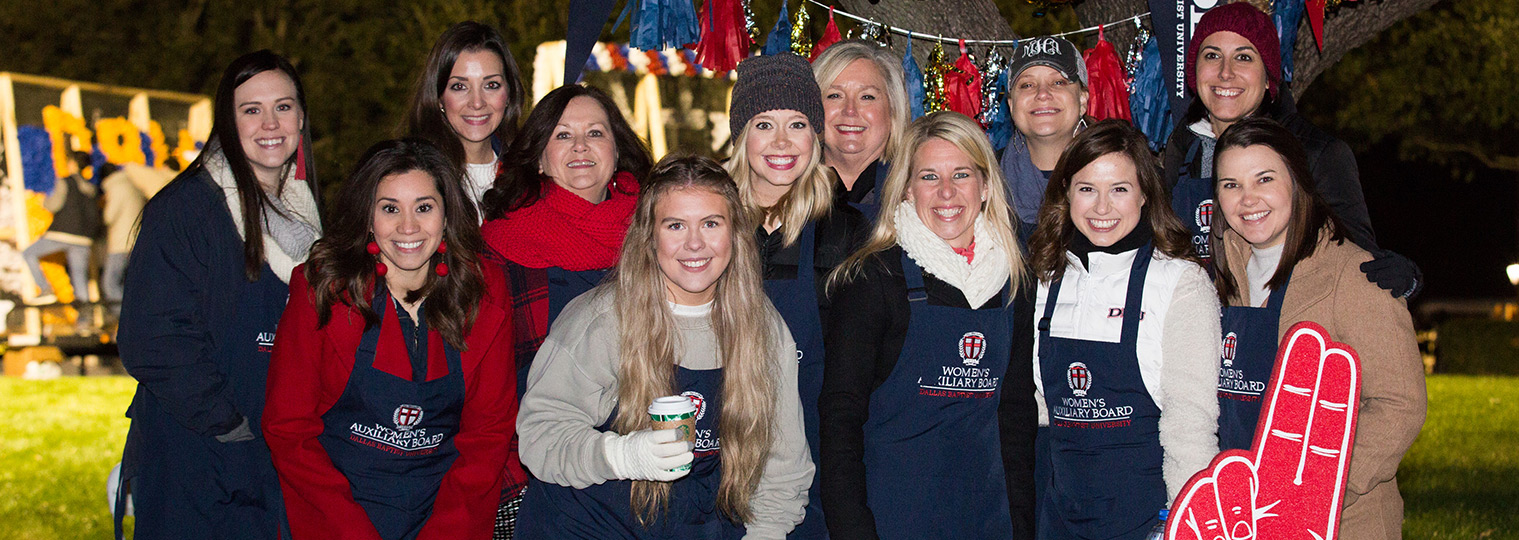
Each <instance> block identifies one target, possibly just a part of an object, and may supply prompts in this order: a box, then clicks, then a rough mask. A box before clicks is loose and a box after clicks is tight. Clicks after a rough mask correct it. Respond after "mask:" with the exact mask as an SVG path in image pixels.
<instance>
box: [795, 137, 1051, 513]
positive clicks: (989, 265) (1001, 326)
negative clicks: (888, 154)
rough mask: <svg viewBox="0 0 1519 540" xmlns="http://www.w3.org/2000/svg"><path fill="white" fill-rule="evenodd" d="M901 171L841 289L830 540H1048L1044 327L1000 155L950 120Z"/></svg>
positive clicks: (827, 501)
mask: <svg viewBox="0 0 1519 540" xmlns="http://www.w3.org/2000/svg"><path fill="white" fill-rule="evenodd" d="M892 162H893V166H892V170H891V174H890V175H889V176H888V177H887V180H886V184H885V186H883V190H882V192H881V196H882V199H881V200H882V201H890V202H889V203H886V204H885V205H884V206H882V207H881V216H880V219H878V220H877V221H876V223H875V229H874V230H873V231H872V232H871V235H870V238H869V239H868V240H867V241H866V243H865V245H864V247H861V248H860V249H859V250H857V251H855V253H854V254H852V255H850V256H849V258H848V259H846V260H845V261H844V262H843V263H842V264H840V265H839V267H838V269H837V270H835V271H834V274H833V276H832V277H831V278H830V284H831V285H833V286H834V287H836V292H834V293H833V306H832V308H831V309H830V310H829V316H828V320H827V322H826V323H825V324H826V329H827V332H826V334H825V335H824V337H825V340H824V344H825V351H826V353H825V354H827V357H828V363H827V365H825V366H824V367H823V389H822V394H821V397H820V398H819V400H818V401H819V403H818V409H819V414H820V420H821V427H820V428H819V435H820V437H821V439H822V441H821V442H822V448H821V454H822V463H821V464H820V465H819V471H820V473H821V474H822V475H823V480H822V485H823V511H824V515H825V517H826V519H827V522H828V534H829V537H830V538H833V539H835V540H840V539H854V538H859V539H866V540H874V539H876V538H1019V539H1025V538H1033V509H1034V504H1033V503H1034V501H1033V482H1032V481H1031V478H1032V475H1033V446H1034V430H1035V425H1034V420H1035V417H1034V415H1035V409H1034V404H1033V395H1034V387H1033V375H1032V373H1030V371H1029V366H1030V365H1031V364H1030V360H1029V356H1028V354H1029V351H1030V350H1032V347H1033V341H1032V338H1031V332H1032V331H1033V322H1032V320H1031V316H1032V315H1031V313H1032V312H1031V310H1030V309H1029V302H1028V300H1027V294H1028V290H1027V289H1026V288H1025V285H1026V284H1027V283H1028V282H1027V280H1026V279H1025V278H1024V276H1025V274H1026V270H1025V266H1024V255H1023V252H1022V250H1021V249H1019V246H1018V242H1017V234H1016V229H1014V227H1013V223H1015V221H1014V219H1015V218H1014V216H1013V212H1012V210H1011V206H1010V204H1009V203H1008V201H1007V197H1006V190H1005V189H1003V188H1002V176H1001V174H1000V172H999V171H998V169H997V162H996V155H995V154H994V153H993V152H992V147H991V142H990V141H988V140H987V138H986V134H985V133H984V132H983V131H982V130H981V126H980V125H978V124H976V122H975V120H971V119H970V118H968V117H966V116H965V115H962V114H959V113H954V112H941V113H934V114H930V115H928V116H925V117H923V118H920V119H918V120H917V121H915V122H913V124H912V125H911V126H910V127H909V128H908V129H907V132H906V133H905V134H904V137H903V145H902V146H901V147H899V148H898V151H897V153H896V154H895V155H894V156H893V157H892ZM1020 321H1022V323H1021V324H1020Z"/></svg>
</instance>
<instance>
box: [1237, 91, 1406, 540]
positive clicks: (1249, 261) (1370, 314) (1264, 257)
mask: <svg viewBox="0 0 1519 540" xmlns="http://www.w3.org/2000/svg"><path fill="white" fill-rule="evenodd" d="M1216 156H1217V157H1216V163H1215V167H1214V170H1215V171H1217V185H1216V187H1217V193H1218V203H1219V207H1220V210H1221V211H1222V212H1223V214H1224V219H1223V220H1214V225H1215V227H1214V232H1213V236H1212V242H1213V243H1214V249H1213V253H1214V256H1215V257H1216V258H1217V260H1216V263H1217V264H1216V268H1217V269H1218V274H1217V276H1216V277H1215V282H1216V285H1217V288H1218V294H1219V299H1220V300H1221V301H1222V302H1223V305H1224V314H1223V335H1224V343H1223V366H1222V367H1221V368H1220V370H1219V405H1220V407H1219V408H1220V418H1219V446H1220V448H1221V449H1228V448H1249V447H1250V444H1251V439H1252V437H1253V435H1254V433H1255V428H1256V425H1255V424H1256V419H1257V418H1258V416H1259V412H1260V407H1261V402H1260V400H1261V395H1262V393H1263V391H1264V389H1265V387H1266V383H1267V382H1268V381H1269V379H1270V377H1271V372H1272V367H1273V364H1274V363H1275V360H1276V353H1277V344H1278V343H1280V342H1281V339H1282V335H1283V334H1284V333H1285V332H1286V331H1287V329H1288V328H1291V327H1292V325H1294V324H1296V323H1298V322H1302V321H1313V322H1316V323H1318V324H1320V325H1322V326H1323V327H1324V328H1325V329H1326V330H1328V331H1329V335H1330V337H1331V338H1333V339H1334V340H1335V341H1338V342H1341V343H1345V344H1347V345H1349V346H1350V347H1351V348H1353V349H1355V350H1356V352H1357V353H1358V355H1359V357H1360V359H1361V400H1360V413H1359V414H1360V416H1359V418H1358V421H1357V424H1356V438H1355V446H1354V447H1353V449H1352V450H1351V458H1350V471H1349V476H1348V479H1347V482H1346V490H1345V496H1344V499H1343V504H1344V512H1343V514H1342V517H1341V520H1340V531H1341V535H1340V537H1341V538H1348V539H1386V538H1401V536H1402V524H1403V499H1402V497H1401V496H1399V494H1398V484H1397V478H1396V475H1397V471H1398V463H1399V462H1400V461H1401V460H1402V459H1403V454H1404V453H1406V452H1407V451H1408V448H1409V446H1411V445H1412V444H1413V441H1414V438H1416V437H1417V436H1418V434H1419V428H1420V427H1421V426H1422V425H1423V423H1424V412H1425V391H1424V371H1423V364H1422V363H1421V361H1420V358H1419V350H1418V345H1417V343H1416V342H1415V338H1414V329H1413V321H1412V320H1411V318H1410V317H1409V314H1408V307H1407V304H1406V303H1405V301H1404V300H1402V299H1399V298H1393V297H1391V296H1388V295H1387V293H1386V292H1384V291H1382V290H1381V289H1379V288H1377V286H1376V285H1375V284H1373V283H1371V282H1368V281H1366V279H1365V277H1364V275H1363V273H1362V272H1361V271H1360V265H1361V263H1363V262H1366V261H1369V260H1371V259H1372V257H1371V254H1369V253H1367V252H1366V251H1365V250H1363V249H1361V248H1359V247H1356V245H1355V244H1352V243H1350V242H1347V241H1346V240H1345V236H1344V229H1343V227H1341V226H1340V224H1339V221H1338V219H1337V218H1335V216H1334V214H1333V213H1332V212H1331V211H1330V209H1329V207H1328V205H1327V204H1326V203H1325V202H1324V200H1323V198H1322V197H1321V196H1320V195H1319V194H1318V191H1316V190H1315V189H1314V186H1313V185H1312V183H1313V181H1314V180H1313V176H1312V175H1311V174H1309V172H1308V165H1307V158H1306V157H1305V154H1304V151H1303V148H1302V145H1301V144H1300V143H1299V142H1298V141H1297V139H1296V138H1294V137H1293V136H1292V134H1291V133H1290V132H1288V131H1287V130H1286V129H1285V128H1282V127H1281V126H1280V125H1278V124H1276V123H1275V122H1273V121H1271V120H1266V119H1248V120H1242V121H1240V122H1239V123H1237V124H1235V125H1234V126H1232V127H1230V128H1229V129H1228V130H1227V131H1225V132H1224V134H1223V136H1221V137H1220V138H1219V141H1218V153H1217V154H1216Z"/></svg>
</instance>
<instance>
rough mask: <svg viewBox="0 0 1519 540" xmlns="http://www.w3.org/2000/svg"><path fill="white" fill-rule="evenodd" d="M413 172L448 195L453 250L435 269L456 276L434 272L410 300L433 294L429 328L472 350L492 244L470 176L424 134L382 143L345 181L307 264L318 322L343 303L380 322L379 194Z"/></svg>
mask: <svg viewBox="0 0 1519 540" xmlns="http://www.w3.org/2000/svg"><path fill="white" fill-rule="evenodd" d="M410 171H421V172H423V173H426V174H427V175H428V176H430V177H432V179H433V186H434V187H435V188H437V190H438V193H441V194H442V195H443V240H444V241H446V242H448V252H447V253H434V254H433V256H432V260H431V261H430V264H429V269H432V268H435V267H436V266H437V265H438V263H443V262H446V263H448V268H449V273H448V275H447V276H441V277H440V276H438V275H437V273H436V272H428V273H427V282H426V283H425V284H423V285H422V288H420V289H417V290H414V291H411V292H409V293H407V294H406V301H407V302H416V301H418V300H420V299H422V298H427V310H426V312H425V313H426V317H427V326H428V327H430V328H435V329H437V330H438V333H440V334H442V335H443V339H444V340H446V341H448V343H449V345H453V346H454V348H456V349H459V350H461V351H462V350H465V348H466V347H465V345H464V337H465V336H466V335H469V330H470V327H471V326H473V325H474V321H475V315H476V313H478V312H479V310H480V291H482V290H484V288H485V279H484V278H483V277H481V269H480V266H479V258H478V256H479V253H480V250H481V249H482V248H483V247H484V242H483V241H482V240H481V239H480V228H479V227H478V226H476V225H475V224H476V223H478V220H477V219H476V217H475V205H474V204H472V203H471V202H470V200H469V196H468V195H466V194H465V193H464V188H463V186H461V185H460V183H459V181H458V179H459V178H460V175H461V174H463V173H461V172H460V170H459V168H458V167H457V166H455V165H454V164H453V162H452V161H449V159H448V157H447V156H444V155H443V152H442V151H441V150H439V149H438V147H436V146H433V144H432V143H431V142H429V141H427V140H426V139H421V138H416V137H407V138H404V139H395V140H389V141H381V142H379V143H376V144H375V145H374V146H371V147H369V150H367V151H365V152H364V156H363V157H361V158H359V164H358V166H357V167H355V168H354V170H353V173H352V174H350V175H348V178H347V180H345V181H344V182H343V187H342V189H341V190H340V191H339V192H338V197H337V200H336V201H334V207H333V210H334V212H333V213H332V225H331V226H330V227H328V228H327V234H326V235H325V236H323V237H322V239H321V240H317V242H316V244H315V245H313V246H311V259H310V260H309V261H308V263H307V264H306V279H307V280H308V281H310V283H311V293H312V296H313V297H314V299H315V301H316V312H317V314H318V315H317V317H318V319H317V327H318V328H320V327H323V326H327V323H328V322H329V321H330V320H331V319H332V309H333V308H334V307H336V306H338V305H347V306H352V307H353V308H354V309H356V310H358V311H359V313H361V314H363V316H364V325H365V328H369V327H371V326H373V325H377V324H379V323H380V315H379V314H377V313H375V310H374V309H372V308H371V306H370V305H369V304H370V299H371V298H372V297H373V295H374V287H375V277H376V276H375V256H374V255H370V254H369V252H368V251H367V250H366V247H367V246H368V245H369V242H370V239H371V238H372V235H371V229H372V228H373V223H374V212H375V194H376V192H378V190H379V187H380V182H382V181H384V180H385V179H386V178H389V177H391V176H395V175H397V174H402V173H406V172H410Z"/></svg>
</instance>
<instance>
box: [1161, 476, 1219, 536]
mask: <svg viewBox="0 0 1519 540" xmlns="http://www.w3.org/2000/svg"><path fill="white" fill-rule="evenodd" d="M1189 488H1190V491H1186V492H1184V493H1185V496H1186V498H1185V500H1182V499H1178V501H1180V502H1179V504H1178V505H1177V507H1176V508H1175V509H1173V510H1172V511H1171V516H1170V517H1169V518H1167V519H1166V538H1167V540H1228V538H1227V537H1225V536H1223V531H1224V529H1223V520H1222V519H1221V518H1220V516H1219V513H1218V492H1217V490H1216V489H1215V487H1214V481H1213V477H1211V476H1207V477H1197V478H1194V479H1193V482H1192V484H1190V485H1189Z"/></svg>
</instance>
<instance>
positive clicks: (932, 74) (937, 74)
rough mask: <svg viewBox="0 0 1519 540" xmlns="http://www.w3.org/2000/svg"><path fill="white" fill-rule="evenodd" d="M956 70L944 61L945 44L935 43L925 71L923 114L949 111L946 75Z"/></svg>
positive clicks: (929, 54)
mask: <svg viewBox="0 0 1519 540" xmlns="http://www.w3.org/2000/svg"><path fill="white" fill-rule="evenodd" d="M951 69H954V66H951V65H950V64H949V62H946V61H945V60H944V43H943V42H939V41H935V42H934V48H933V50H932V51H929V53H928V69H925V70H923V112H924V113H925V114H928V113H936V112H939V111H943V110H947V109H948V107H947V103H946V101H945V99H944V74H945V73H948V72H949V70H951Z"/></svg>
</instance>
